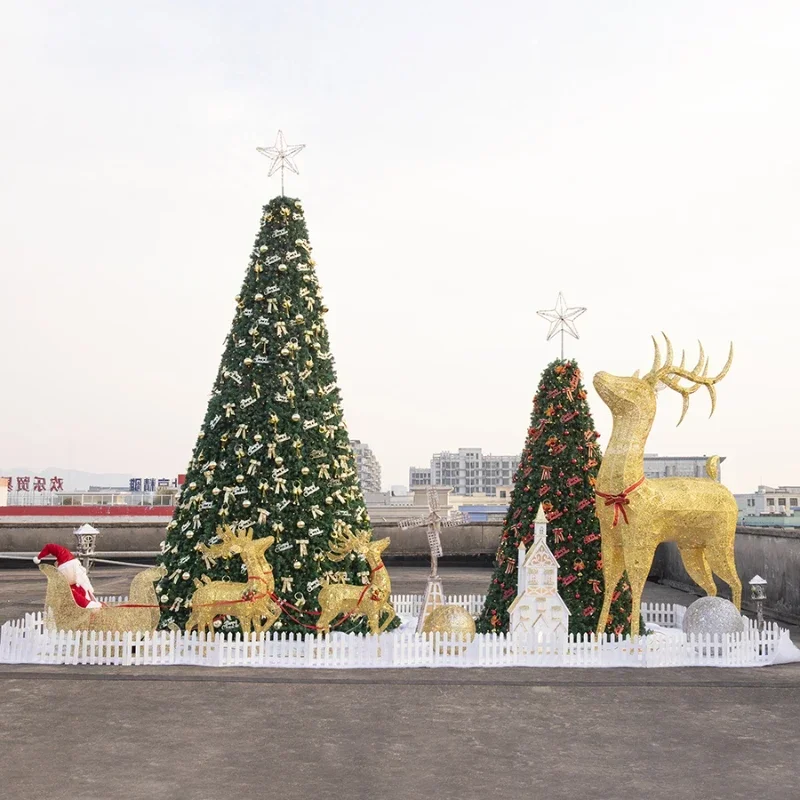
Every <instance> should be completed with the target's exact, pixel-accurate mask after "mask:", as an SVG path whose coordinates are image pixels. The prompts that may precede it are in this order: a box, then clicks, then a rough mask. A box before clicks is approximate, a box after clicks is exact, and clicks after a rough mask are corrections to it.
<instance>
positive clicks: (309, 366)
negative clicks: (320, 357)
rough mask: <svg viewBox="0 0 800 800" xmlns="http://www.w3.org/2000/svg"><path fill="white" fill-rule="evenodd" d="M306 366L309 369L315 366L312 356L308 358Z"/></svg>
mask: <svg viewBox="0 0 800 800" xmlns="http://www.w3.org/2000/svg"><path fill="white" fill-rule="evenodd" d="M306 366H307V367H308V368H309V369H311V367H313V366H314V362H313V361H312V360H311V359H310V358H307V359H306Z"/></svg>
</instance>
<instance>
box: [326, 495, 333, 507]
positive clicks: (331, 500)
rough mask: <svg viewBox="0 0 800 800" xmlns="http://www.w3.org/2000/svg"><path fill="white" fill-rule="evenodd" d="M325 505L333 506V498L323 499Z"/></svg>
mask: <svg viewBox="0 0 800 800" xmlns="http://www.w3.org/2000/svg"><path fill="white" fill-rule="evenodd" d="M325 505H328V506H332V505H333V498H332V497H330V496H329V497H326V498H325Z"/></svg>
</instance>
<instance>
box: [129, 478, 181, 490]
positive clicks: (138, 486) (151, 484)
mask: <svg viewBox="0 0 800 800" xmlns="http://www.w3.org/2000/svg"><path fill="white" fill-rule="evenodd" d="M173 485H174V481H170V480H169V478H159V479H158V480H156V479H155V478H131V480H130V490H131V491H132V492H154V491H155V490H156V488H161V487H162V486H173Z"/></svg>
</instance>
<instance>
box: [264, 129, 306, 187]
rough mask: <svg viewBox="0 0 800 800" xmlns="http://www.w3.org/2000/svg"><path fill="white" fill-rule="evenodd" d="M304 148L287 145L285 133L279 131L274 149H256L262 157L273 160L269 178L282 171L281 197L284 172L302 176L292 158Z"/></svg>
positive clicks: (301, 145) (299, 145)
mask: <svg viewBox="0 0 800 800" xmlns="http://www.w3.org/2000/svg"><path fill="white" fill-rule="evenodd" d="M304 147H305V145H304V144H286V140H285V139H284V138H283V131H278V136H277V138H276V139H275V146H274V147H256V150H258V152H259V153H261V155H262V156H266V157H267V158H270V159H272V164H270V167H269V174H268V175H267V177H270V176H272V175H274V174H275V173H276V172H277V171H278V170H280V171H281V195H283V194H284V191H283V171H284V169H288V170H289V172H294V174H295V175H299V174H300V171H299V170H298V169H297V165H296V164H295V163H294V161H292V156H295V155H297V154H298V153H299V152H300V151H301V150H302V149H303V148H304Z"/></svg>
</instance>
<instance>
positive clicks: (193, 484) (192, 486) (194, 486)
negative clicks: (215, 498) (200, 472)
mask: <svg viewBox="0 0 800 800" xmlns="http://www.w3.org/2000/svg"><path fill="white" fill-rule="evenodd" d="M189 488H190V489H191V490H192V491H194V490H195V489H196V488H197V484H196V483H195V482H194V481H192V482H191V483H190V484H189Z"/></svg>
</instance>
